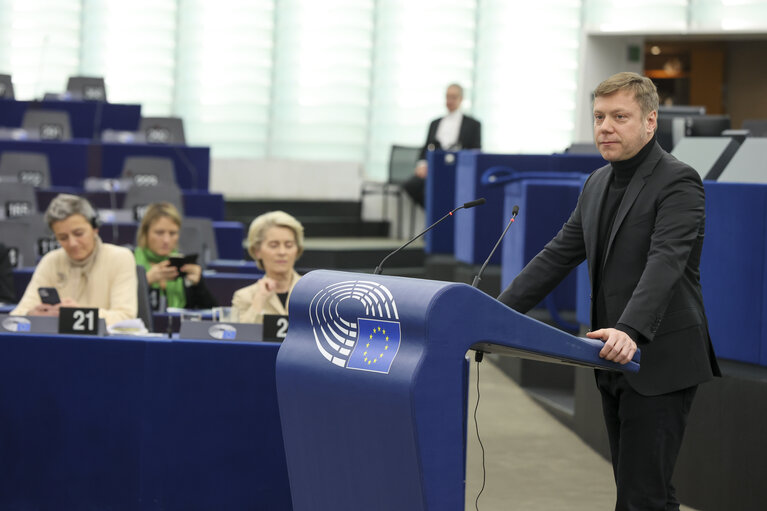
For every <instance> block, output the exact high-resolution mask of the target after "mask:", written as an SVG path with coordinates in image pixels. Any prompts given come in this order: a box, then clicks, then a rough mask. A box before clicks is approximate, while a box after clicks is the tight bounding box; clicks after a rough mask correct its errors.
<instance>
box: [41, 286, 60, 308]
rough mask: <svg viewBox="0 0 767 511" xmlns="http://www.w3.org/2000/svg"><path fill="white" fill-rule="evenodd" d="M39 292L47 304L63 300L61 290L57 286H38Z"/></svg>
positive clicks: (54, 303)
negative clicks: (60, 295) (60, 297)
mask: <svg viewBox="0 0 767 511" xmlns="http://www.w3.org/2000/svg"><path fill="white" fill-rule="evenodd" d="M37 294H39V295H40V300H41V301H42V302H43V303H44V304H47V305H56V304H58V303H60V302H61V300H60V299H59V292H58V291H56V288H55V287H38V288H37Z"/></svg>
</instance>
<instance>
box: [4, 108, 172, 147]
mask: <svg viewBox="0 0 767 511" xmlns="http://www.w3.org/2000/svg"><path fill="white" fill-rule="evenodd" d="M0 138H4V139H10V140H58V141H67V140H72V139H73V138H75V137H74V135H73V131H72V123H71V121H70V116H69V112H66V111H63V110H56V105H46V104H45V103H42V104H41V105H40V106H38V107H34V108H32V107H30V108H28V109H27V110H26V112H24V116H23V118H22V121H21V126H20V127H16V126H5V127H0ZM101 140H103V141H104V142H118V143H141V144H143V143H146V144H176V145H186V135H185V134H184V122H183V120H182V119H181V118H179V117H141V119H140V121H139V125H138V127H137V129H136V130H135V131H127V130H112V129H107V130H104V131H102V133H101Z"/></svg>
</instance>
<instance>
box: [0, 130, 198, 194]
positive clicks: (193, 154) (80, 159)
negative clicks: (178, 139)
mask: <svg viewBox="0 0 767 511" xmlns="http://www.w3.org/2000/svg"><path fill="white" fill-rule="evenodd" d="M4 151H29V152H37V153H43V154H45V155H46V156H47V157H48V164H49V166H50V170H51V184H52V185H53V186H76V187H82V186H83V181H84V180H85V178H86V177H119V176H120V174H121V173H122V168H123V162H124V161H125V158H127V157H128V156H163V157H167V158H171V159H172V160H173V165H174V166H175V169H176V181H177V182H178V185H179V187H181V188H182V189H185V190H200V191H207V190H208V182H209V172H210V148H209V147H191V146H175V145H150V144H99V143H95V142H91V141H90V140H86V139H74V140H70V141H67V142H58V141H43V140H0V153H2V152H4Z"/></svg>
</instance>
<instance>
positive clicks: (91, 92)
mask: <svg viewBox="0 0 767 511" xmlns="http://www.w3.org/2000/svg"><path fill="white" fill-rule="evenodd" d="M67 92H69V93H70V94H72V95H73V96H74V97H76V98H78V99H84V100H86V101H106V100H107V87H106V84H105V83H104V78H102V77H95V76H70V77H69V80H67Z"/></svg>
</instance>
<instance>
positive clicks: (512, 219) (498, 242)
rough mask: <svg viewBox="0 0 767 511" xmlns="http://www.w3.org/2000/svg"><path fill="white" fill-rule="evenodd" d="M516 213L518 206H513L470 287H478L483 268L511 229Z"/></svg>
mask: <svg viewBox="0 0 767 511" xmlns="http://www.w3.org/2000/svg"><path fill="white" fill-rule="evenodd" d="M517 213H519V206H514V209H513V210H512V212H511V220H509V223H508V224H507V225H506V228H505V229H504V230H503V232H502V233H501V237H500V238H498V241H496V242H495V246H494V247H493V250H491V251H490V255H489V256H487V259H485V263H484V264H483V265H482V267H481V268H480V269H479V272H477V274H476V275H475V276H474V281H473V282H472V283H471V287H477V286H478V285H479V281H480V280H482V278H481V277H482V272H484V271H485V266H487V264H488V263H489V262H490V259H491V258H492V257H493V254H495V251H496V250H498V245H500V244H501V241H503V237H504V236H506V233H507V232H508V230H509V227H511V224H513V223H514V219H515V218H517Z"/></svg>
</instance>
